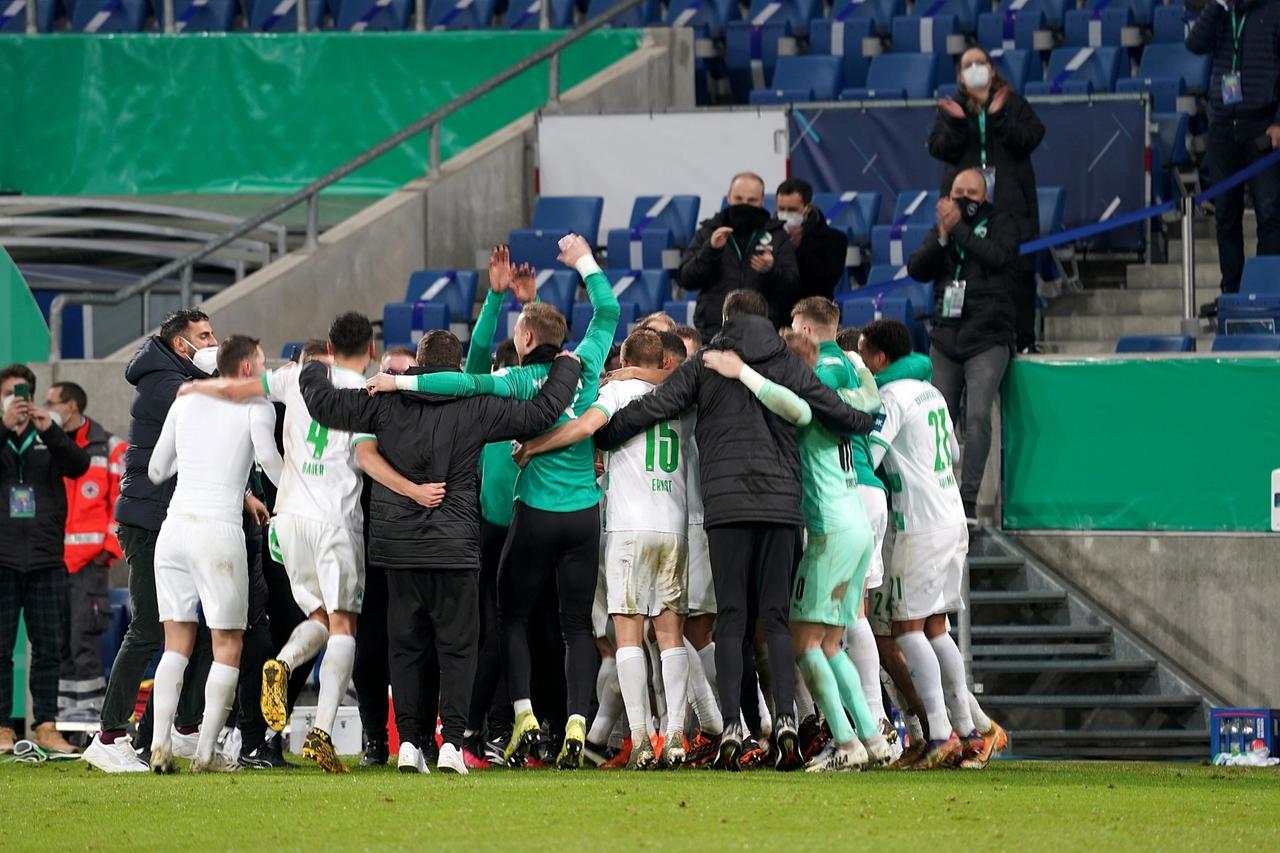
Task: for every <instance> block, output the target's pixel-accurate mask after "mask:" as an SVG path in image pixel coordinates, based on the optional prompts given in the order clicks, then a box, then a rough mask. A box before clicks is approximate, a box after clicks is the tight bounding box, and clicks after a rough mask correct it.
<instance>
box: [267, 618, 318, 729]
mask: <svg viewBox="0 0 1280 853" xmlns="http://www.w3.org/2000/svg"><path fill="white" fill-rule="evenodd" d="M328 640H329V629H328V628H326V627H324V626H323V625H321V624H320V623H319V622H317V621H315V620H314V619H304V620H303V621H301V622H299V623H298V624H297V625H296V626H295V627H294V629H293V633H291V634H290V635H289V639H288V641H287V642H285V644H284V648H282V649H281V650H280V652H279V653H278V654H277V655H276V660H278V661H280V662H281V663H283V664H284V665H285V666H287V667H289V672H296V671H297V669H298V667H300V666H302V665H303V664H304V663H306V662H307V661H309V660H311V659H313V658H314V657H315V656H316V655H318V654H320V650H321V649H323V648H324V644H325V643H326V642H328ZM325 731H328V729H325Z"/></svg>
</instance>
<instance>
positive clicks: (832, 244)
mask: <svg viewBox="0 0 1280 853" xmlns="http://www.w3.org/2000/svg"><path fill="white" fill-rule="evenodd" d="M777 199H778V201H777V205H778V219H779V220H781V222H782V224H784V225H786V226H787V236H788V237H789V238H790V239H791V245H792V246H794V247H795V249H796V265H797V266H798V267H799V269H800V285H799V287H798V288H797V289H796V293H795V300H794V301H795V302H799V301H800V300H801V299H804V298H805V297H807V296H823V297H826V298H827V299H832V298H834V294H835V292H836V286H837V285H839V284H840V277H841V276H842V275H843V274H844V270H845V264H846V262H847V260H848V255H849V238H848V237H846V236H845V235H844V233H843V232H841V231H837V230H836V229H834V228H832V227H831V226H830V225H828V224H827V218H826V217H825V216H824V215H823V214H822V211H820V210H815V209H814V207H813V187H812V186H810V185H809V183H808V182H807V181H802V180H800V179H799V178H789V179H787V180H785V181H783V182H782V183H780V184H778V195H777ZM787 310H788V312H789V311H790V308H788V309H787Z"/></svg>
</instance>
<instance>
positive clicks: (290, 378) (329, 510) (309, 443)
mask: <svg viewBox="0 0 1280 853" xmlns="http://www.w3.org/2000/svg"><path fill="white" fill-rule="evenodd" d="M301 372H302V371H301V370H299V369H298V368H297V367H296V366H294V365H291V364H286V365H285V366H284V367H280V368H277V369H276V370H273V371H271V372H270V373H264V374H263V375H262V387H263V389H264V390H265V391H266V392H267V399H269V400H271V401H273V402H276V403H284V463H285V464H284V476H283V479H284V482H282V483H281V484H280V492H279V495H278V496H277V497H276V512H277V513H284V514H288V515H296V516H300V517H302V518H310V519H312V520H314V521H320V522H323V523H325V524H332V525H334V526H335V527H345V528H347V529H349V530H360V529H361V528H362V527H363V526H364V512H363V511H362V510H361V509H360V488H361V485H362V480H361V474H360V468H359V466H358V465H357V464H356V453H355V446H356V445H357V444H359V443H360V442H361V441H368V440H370V439H372V438H373V436H371V435H364V434H356V435H353V434H351V433H349V432H343V431H341V430H336V429H335V430H331V429H329V428H328V427H324V426H321V425H320V424H319V423H318V422H316V421H314V420H312V418H311V413H310V412H308V411H307V404H306V403H305V402H304V401H303V399H302V391H301V389H300V388H299V387H298V374H300V373H301ZM330 376H331V378H332V381H333V386H334V387H335V388H363V387H364V381H365V380H364V377H363V376H361V375H360V374H359V373H356V372H355V371H354V370H348V369H346V368H344V367H336V366H335V367H334V368H333V370H332V371H331V373H330Z"/></svg>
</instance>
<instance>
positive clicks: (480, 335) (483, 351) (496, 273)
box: [383, 244, 515, 491]
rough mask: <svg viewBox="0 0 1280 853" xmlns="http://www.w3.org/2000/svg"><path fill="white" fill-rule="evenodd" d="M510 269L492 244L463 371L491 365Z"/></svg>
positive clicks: (506, 256) (505, 255) (503, 251)
mask: <svg viewBox="0 0 1280 853" xmlns="http://www.w3.org/2000/svg"><path fill="white" fill-rule="evenodd" d="M514 272H515V268H514V267H513V266H512V265H511V250H510V249H509V248H508V247H507V246H506V245H505V244H499V245H497V246H494V247H493V250H492V251H491V252H489V292H488V293H487V294H485V297H484V304H482V305H481V306H480V316H479V317H477V318H476V326H475V328H474V329H472V330H471V343H470V344H468V345H467V363H466V366H465V367H464V368H463V370H464V371H466V372H467V373H488V372H489V371H490V370H492V369H493V337H494V335H495V334H496V333H497V330H498V316H499V314H501V313H502V303H503V301H504V300H505V299H506V293H507V291H508V290H510V289H511V278H512V275H513V274H514ZM383 485H386V484H385V483H384V484H383ZM388 488H390V487H389V486H388ZM393 491H394V490H393Z"/></svg>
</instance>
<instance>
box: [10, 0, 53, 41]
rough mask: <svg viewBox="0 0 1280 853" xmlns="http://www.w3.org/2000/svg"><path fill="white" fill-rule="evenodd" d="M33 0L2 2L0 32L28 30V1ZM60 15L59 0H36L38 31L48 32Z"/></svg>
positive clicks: (23, 31)
mask: <svg viewBox="0 0 1280 853" xmlns="http://www.w3.org/2000/svg"><path fill="white" fill-rule="evenodd" d="M28 2H31V0H18V2H13V0H6V2H4V3H3V4H0V33H25V32H26V31H27V3H28ZM57 17H58V4H57V0H36V31H37V32H42V33H47V32H50V31H51V30H52V29H53V22H54V21H55V20H57Z"/></svg>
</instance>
